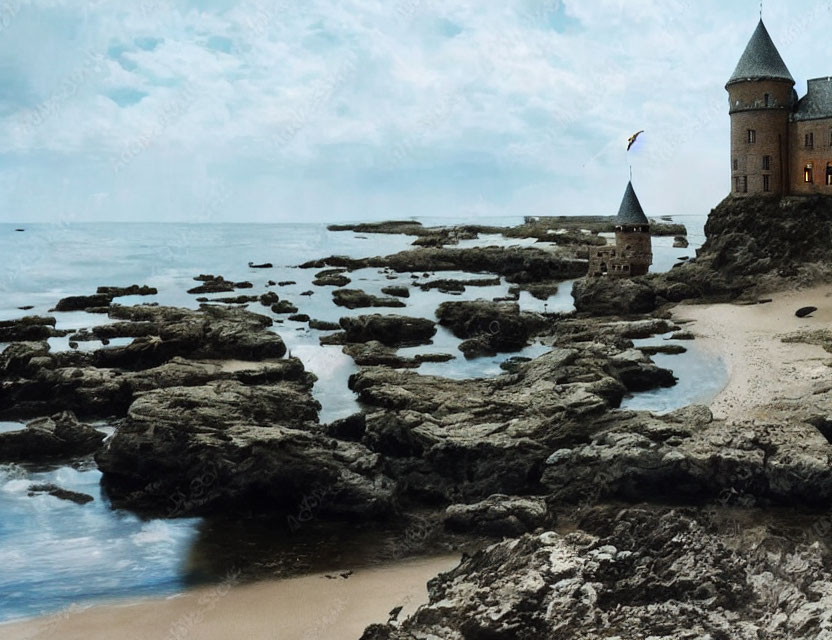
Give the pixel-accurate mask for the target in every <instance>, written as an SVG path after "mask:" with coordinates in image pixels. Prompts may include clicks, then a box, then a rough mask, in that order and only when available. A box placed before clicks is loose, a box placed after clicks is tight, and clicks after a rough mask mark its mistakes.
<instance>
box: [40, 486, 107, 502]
mask: <svg viewBox="0 0 832 640" xmlns="http://www.w3.org/2000/svg"><path fill="white" fill-rule="evenodd" d="M39 493H48V494H49V495H50V496H54V497H55V498H58V499H59V500H68V501H69V502H74V503H75V504H81V505H83V504H87V503H89V502H92V501H93V500H95V498H93V497H92V496H91V495H88V494H86V493H78V492H77V491H69V490H68V489H62V488H61V487H59V486H57V485H54V484H33V485H30V486H29V497H32V496H35V495H37V494H39Z"/></svg>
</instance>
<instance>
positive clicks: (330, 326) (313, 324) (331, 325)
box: [309, 319, 341, 331]
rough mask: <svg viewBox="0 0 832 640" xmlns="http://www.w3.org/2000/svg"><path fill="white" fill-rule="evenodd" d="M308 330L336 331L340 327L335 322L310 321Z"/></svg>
mask: <svg viewBox="0 0 832 640" xmlns="http://www.w3.org/2000/svg"><path fill="white" fill-rule="evenodd" d="M309 328H310V329H317V330H319V331H337V330H338V329H340V328H341V325H340V324H338V323H337V322H327V321H325V320H315V319H311V320H310V321H309Z"/></svg>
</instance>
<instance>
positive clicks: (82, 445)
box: [0, 412, 105, 462]
mask: <svg viewBox="0 0 832 640" xmlns="http://www.w3.org/2000/svg"><path fill="white" fill-rule="evenodd" d="M104 437H105V436H104V434H103V433H100V432H99V431H96V430H95V429H93V428H92V427H89V426H87V425H85V424H82V423H80V422H78V419H77V418H76V417H75V416H74V415H73V414H72V413H71V412H63V413H59V414H55V415H54V416H52V417H51V418H41V419H38V420H34V421H32V422H30V423H28V424H27V425H26V428H25V429H20V430H18V431H7V432H5V433H0V462H46V461H54V460H59V459H60V460H68V459H71V458H74V457H78V456H83V455H88V454H90V453H93V452H95V451H96V450H97V449H98V448H99V447H100V446H101V443H102V442H103V441H104Z"/></svg>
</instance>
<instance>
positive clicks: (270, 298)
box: [260, 291, 280, 307]
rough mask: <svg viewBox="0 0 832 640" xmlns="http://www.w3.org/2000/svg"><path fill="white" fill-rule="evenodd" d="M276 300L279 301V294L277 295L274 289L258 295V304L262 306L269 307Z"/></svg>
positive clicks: (275, 302)
mask: <svg viewBox="0 0 832 640" xmlns="http://www.w3.org/2000/svg"><path fill="white" fill-rule="evenodd" d="M278 302H280V296H278V295H277V294H276V293H275V292H274V291H267V292H266V293H264V294H263V295H261V296H260V304H262V305H263V306H264V307H270V306H272V305H273V304H277V303H278Z"/></svg>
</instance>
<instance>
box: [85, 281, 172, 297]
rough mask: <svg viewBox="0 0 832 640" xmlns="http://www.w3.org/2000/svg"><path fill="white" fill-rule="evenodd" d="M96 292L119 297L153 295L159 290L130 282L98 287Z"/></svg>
mask: <svg viewBox="0 0 832 640" xmlns="http://www.w3.org/2000/svg"><path fill="white" fill-rule="evenodd" d="M97 293H102V294H104V295H107V296H110V297H111V298H119V297H121V296H153V295H156V294H157V293H159V291H158V290H157V289H156V287H149V286H147V285H141V286H139V285H137V284H131V285H130V286H128V287H98V290H97Z"/></svg>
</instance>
